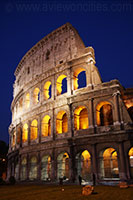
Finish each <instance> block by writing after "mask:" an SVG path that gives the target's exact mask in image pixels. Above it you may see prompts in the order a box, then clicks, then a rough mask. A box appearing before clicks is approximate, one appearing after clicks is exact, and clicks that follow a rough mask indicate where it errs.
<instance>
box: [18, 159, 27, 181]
mask: <svg viewBox="0 0 133 200" xmlns="http://www.w3.org/2000/svg"><path fill="white" fill-rule="evenodd" d="M26 165H27V159H26V158H23V159H22V161H21V171H20V179H21V180H26V174H27V167H26Z"/></svg>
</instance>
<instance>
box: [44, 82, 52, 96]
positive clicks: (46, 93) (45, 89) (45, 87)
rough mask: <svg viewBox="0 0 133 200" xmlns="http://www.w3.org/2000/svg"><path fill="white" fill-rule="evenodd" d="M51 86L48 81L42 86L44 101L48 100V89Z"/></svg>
mask: <svg viewBox="0 0 133 200" xmlns="http://www.w3.org/2000/svg"><path fill="white" fill-rule="evenodd" d="M50 86H51V82H50V81H47V82H46V83H45V85H44V97H45V99H49V98H50V95H49V92H50V91H49V88H50Z"/></svg>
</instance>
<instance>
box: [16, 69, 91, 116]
mask: <svg viewBox="0 0 133 200" xmlns="http://www.w3.org/2000/svg"><path fill="white" fill-rule="evenodd" d="M73 82H74V90H76V89H79V88H83V87H86V85H87V84H86V71H85V69H84V68H78V69H76V70H75V72H74V74H73ZM66 92H67V75H65V74H61V75H60V76H59V77H58V78H57V80H56V95H57V96H58V95H61V94H64V93H66ZM30 96H31V95H30V93H29V92H27V93H26V95H25V99H24V100H23V99H22V98H21V99H20V100H19V102H18V103H17V104H16V107H15V112H14V113H20V112H21V111H22V109H23V104H24V107H25V108H26V109H28V108H29V107H30V104H31V97H30ZM43 96H44V100H48V99H51V97H52V82H51V81H47V82H45V84H44V86H43ZM32 102H33V104H38V103H39V102H40V89H39V88H38V87H36V88H35V89H34V90H33V94H32Z"/></svg>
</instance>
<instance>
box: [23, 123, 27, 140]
mask: <svg viewBox="0 0 133 200" xmlns="http://www.w3.org/2000/svg"><path fill="white" fill-rule="evenodd" d="M27 140H28V124H24V126H23V134H22V142H23V143H24V142H26V141H27Z"/></svg>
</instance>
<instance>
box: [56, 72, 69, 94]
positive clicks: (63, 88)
mask: <svg viewBox="0 0 133 200" xmlns="http://www.w3.org/2000/svg"><path fill="white" fill-rule="evenodd" d="M66 78H67V76H66V75H64V74H62V75H60V76H59V77H58V78H57V81H56V90H57V95H60V94H64V93H65V92H67V81H66V83H63V82H64V81H65V80H66Z"/></svg>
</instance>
